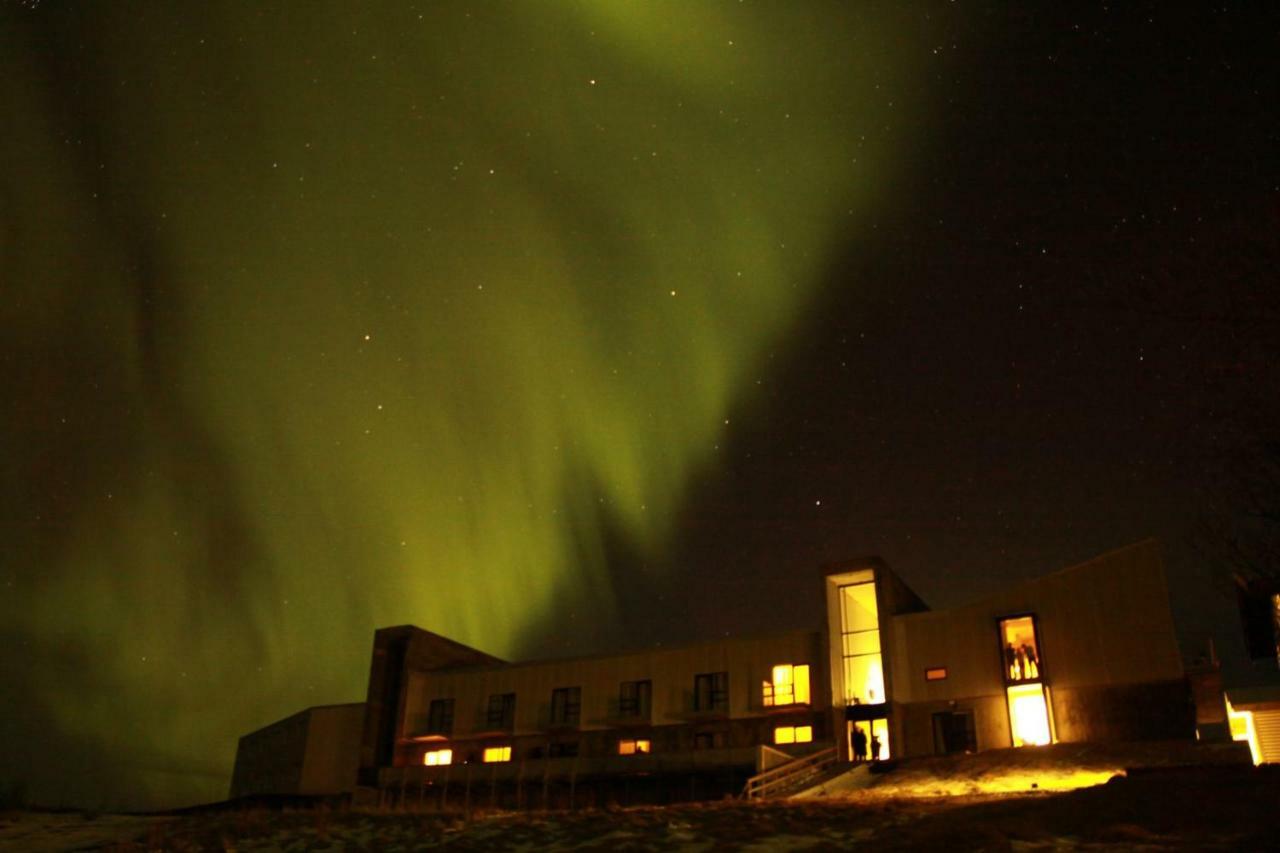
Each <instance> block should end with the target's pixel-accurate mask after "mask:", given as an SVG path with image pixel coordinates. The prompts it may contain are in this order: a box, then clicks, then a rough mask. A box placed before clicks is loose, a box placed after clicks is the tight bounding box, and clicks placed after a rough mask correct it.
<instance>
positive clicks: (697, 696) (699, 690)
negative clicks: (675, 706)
mask: <svg viewBox="0 0 1280 853" xmlns="http://www.w3.org/2000/svg"><path fill="white" fill-rule="evenodd" d="M693 710H695V711H727V710H729V673H727V672H705V673H703V674H701V675H696V676H694V679H693Z"/></svg>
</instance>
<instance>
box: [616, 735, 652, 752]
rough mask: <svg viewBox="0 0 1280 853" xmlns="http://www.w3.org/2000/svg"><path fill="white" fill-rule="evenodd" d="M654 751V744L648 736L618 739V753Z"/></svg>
mask: <svg viewBox="0 0 1280 853" xmlns="http://www.w3.org/2000/svg"><path fill="white" fill-rule="evenodd" d="M651 752H653V744H652V743H651V742H650V741H649V739H648V738H636V739H635V740H632V739H629V738H628V739H624V740H620V741H618V755H648V754H649V753H651Z"/></svg>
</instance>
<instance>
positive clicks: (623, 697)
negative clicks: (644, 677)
mask: <svg viewBox="0 0 1280 853" xmlns="http://www.w3.org/2000/svg"><path fill="white" fill-rule="evenodd" d="M652 701H653V682H651V681H624V682H622V691H621V692H620V693H619V694H618V716H621V717H643V718H645V719H648V717H649V712H650V708H651V706H652Z"/></svg>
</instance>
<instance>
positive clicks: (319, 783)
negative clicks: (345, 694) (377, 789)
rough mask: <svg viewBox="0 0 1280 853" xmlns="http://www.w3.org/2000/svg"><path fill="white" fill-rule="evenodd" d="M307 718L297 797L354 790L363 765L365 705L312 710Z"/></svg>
mask: <svg viewBox="0 0 1280 853" xmlns="http://www.w3.org/2000/svg"><path fill="white" fill-rule="evenodd" d="M307 716H308V718H309V725H308V729H307V748H306V754H305V756H304V758H303V763H302V781H301V783H300V784H299V786H298V793H300V794H337V793H345V792H347V791H350V790H352V789H353V788H354V787H355V784H356V769H357V767H358V766H359V763H360V737H361V733H362V731H363V728H364V703H363V702H355V703H352V704H350V705H328V706H325V707H321V708H312V709H310V713H309V714H308V715H307Z"/></svg>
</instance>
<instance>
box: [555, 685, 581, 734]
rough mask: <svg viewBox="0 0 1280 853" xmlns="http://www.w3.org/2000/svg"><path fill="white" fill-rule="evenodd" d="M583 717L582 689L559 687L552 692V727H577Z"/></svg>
mask: <svg viewBox="0 0 1280 853" xmlns="http://www.w3.org/2000/svg"><path fill="white" fill-rule="evenodd" d="M581 716H582V688H581V687H557V688H556V689H555V690H552V691H551V725H553V726H576V725H578V721H579V719H580V718H581Z"/></svg>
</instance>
